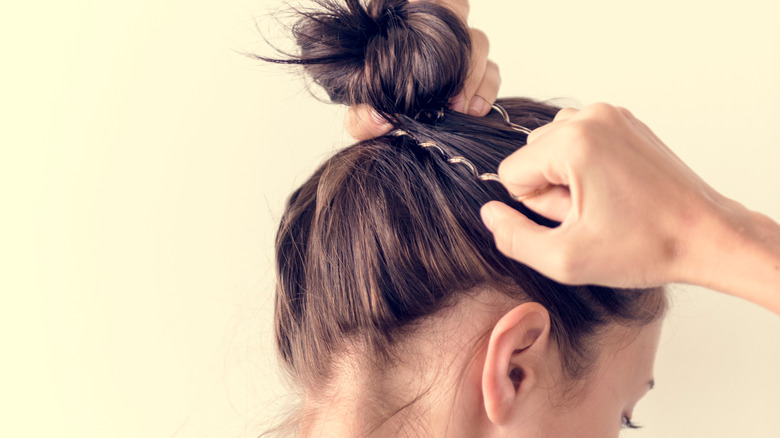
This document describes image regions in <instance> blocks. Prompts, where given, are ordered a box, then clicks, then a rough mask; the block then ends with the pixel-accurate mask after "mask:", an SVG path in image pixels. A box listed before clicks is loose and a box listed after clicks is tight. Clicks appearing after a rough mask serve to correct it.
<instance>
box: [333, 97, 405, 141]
mask: <svg viewBox="0 0 780 438" xmlns="http://www.w3.org/2000/svg"><path fill="white" fill-rule="evenodd" d="M344 127H345V128H346V130H347V132H348V133H349V135H350V136H352V138H354V139H355V140H357V141H362V140H368V139H370V138H374V137H379V136H380V135H385V134H387V133H388V132H390V130H391V129H393V125H392V124H390V122H388V121H387V120H385V119H384V118H383V117H382V116H380V115H379V113H377V112H376V111H375V110H374V109H373V108H371V107H370V106H369V105H366V104H360V105H353V106H351V107H349V109H348V110H347V114H346V116H345V117H344Z"/></svg>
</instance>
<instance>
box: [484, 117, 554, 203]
mask: <svg viewBox="0 0 780 438" xmlns="http://www.w3.org/2000/svg"><path fill="white" fill-rule="evenodd" d="M556 123H557V122H556ZM548 137H549V136H545V137H543V138H540V139H539V140H537V141H535V142H529V143H528V144H526V145H525V146H523V147H521V148H520V149H518V150H516V151H515V152H513V153H512V154H510V155H509V156H508V157H506V158H505V159H504V161H502V162H501V164H499V166H498V176H499V178H500V179H501V182H502V183H503V184H504V186H505V187H506V188H507V190H509V191H510V192H511V193H512V194H514V195H524V194H527V193H533V192H535V191H536V190H539V189H542V188H544V187H547V186H568V185H569V181H568V179H569V177H568V174H567V167H566V161H565V160H566V157H565V156H561V155H562V154H561V153H560V152H559V150H560V149H561V148H562V147H564V146H565V145H560V144H559V143H560V142H556V141H555V139H554V138H553V139H552V140H550V141H548ZM531 199H532V198H531Z"/></svg>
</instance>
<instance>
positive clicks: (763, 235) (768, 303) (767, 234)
mask: <svg viewBox="0 0 780 438" xmlns="http://www.w3.org/2000/svg"><path fill="white" fill-rule="evenodd" d="M688 231H689V233H687V236H686V240H685V241H684V242H685V243H684V245H685V248H686V250H687V251H686V253H685V257H682V260H681V263H680V264H679V269H678V271H677V273H676V274H677V275H676V276H677V279H678V280H677V281H679V282H682V283H688V284H695V285H698V286H703V287H707V288H709V289H713V290H717V291H719V292H723V293H727V294H729V295H734V296H737V297H740V298H744V299H746V300H749V301H752V302H754V303H756V304H759V305H761V306H763V307H765V308H767V309H769V310H772V311H774V312H775V313H778V314H780V226H778V224H777V223H775V222H774V221H772V220H771V219H770V218H768V217H766V216H764V215H762V214H760V213H757V212H754V211H751V210H749V209H747V208H745V207H744V206H743V205H741V204H739V203H737V202H735V201H732V200H730V199H728V198H725V197H722V196H720V195H716V196H714V197H712V200H711V202H709V203H708V204H707V205H706V207H705V208H704V213H703V214H701V215H700V217H699V220H698V221H697V222H696V223H695V224H694V226H693V228H692V229H690V230H688Z"/></svg>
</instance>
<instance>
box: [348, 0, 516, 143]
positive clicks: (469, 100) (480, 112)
mask: <svg viewBox="0 0 780 438" xmlns="http://www.w3.org/2000/svg"><path fill="white" fill-rule="evenodd" d="M410 1H420V0H410ZM425 1H432V2H433V3H438V4H439V5H442V6H445V7H448V8H450V9H451V10H453V11H454V12H455V14H456V15H458V17H459V18H460V19H461V20H462V21H463V22H464V23H466V22H468V14H469V3H468V1H467V0H435V1H434V0H425ZM469 36H470V37H471V44H472V52H471V55H472V58H471V65H470V66H469V76H468V78H466V82H465V83H464V84H463V90H462V91H461V92H460V93H458V94H457V95H455V97H453V98H452V99H451V100H450V108H451V109H452V110H453V111H457V112H461V113H465V114H470V115H472V116H484V115H486V114H487V113H488V112H490V108H491V106H492V105H493V103H495V101H496V97H497V96H498V87H499V85H500V84H501V76H500V74H499V70H498V65H497V64H496V63H495V62H493V61H491V60H489V59H488V52H489V51H490V42H489V41H488V37H487V35H485V33H484V32H482V31H481V30H479V29H474V28H469ZM344 127H345V128H346V130H347V132H348V133H349V135H350V136H352V138H354V139H355V140H358V141H361V140H367V139H370V138H374V137H379V136H381V135H384V134H387V133H388V132H390V130H391V129H393V126H392V125H391V124H390V123H388V122H387V120H385V119H384V118H382V116H380V115H379V113H377V112H376V111H374V110H373V109H372V108H371V107H370V106H369V105H365V104H361V105H354V106H351V107H350V108H349V110H347V114H346V116H345V118H344Z"/></svg>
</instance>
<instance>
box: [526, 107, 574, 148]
mask: <svg viewBox="0 0 780 438" xmlns="http://www.w3.org/2000/svg"><path fill="white" fill-rule="evenodd" d="M579 112H580V110H578V109H575V108H563V109H561V110H560V111H558V113H557V114H555V118H553V121H552V122H550V123H548V124H546V125H543V126H540V127H538V128H536V129H534V130H533V131H531V133H530V134H528V139H527V140H526V143H531V142H533V141H536V139H538V138H539V137H541V136H543V135H544V134H546V133H547V132H549V131H550V130H552V129H555V127H556V126H560V125H561V124H563V122H565V121H567V120H569V119H571V118H572V117H574V116H576V115H577V114H578V113H579ZM558 122H560V123H558Z"/></svg>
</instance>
